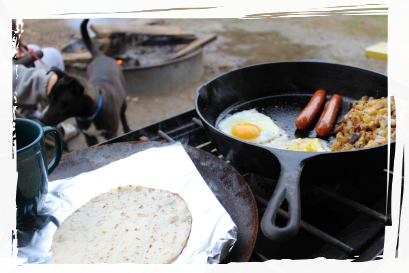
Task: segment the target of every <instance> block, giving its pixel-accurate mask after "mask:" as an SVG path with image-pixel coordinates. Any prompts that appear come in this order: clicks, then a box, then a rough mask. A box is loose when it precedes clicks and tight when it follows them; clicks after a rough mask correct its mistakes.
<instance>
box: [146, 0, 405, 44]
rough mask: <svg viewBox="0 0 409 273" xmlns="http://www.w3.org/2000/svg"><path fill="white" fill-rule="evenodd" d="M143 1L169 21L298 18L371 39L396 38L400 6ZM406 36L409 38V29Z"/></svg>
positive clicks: (373, 0)
mask: <svg viewBox="0 0 409 273" xmlns="http://www.w3.org/2000/svg"><path fill="white" fill-rule="evenodd" d="M139 3H140V4H142V5H143V6H145V7H147V8H148V9H154V10H157V11H159V12H161V13H162V14H163V16H164V17H165V19H166V20H167V21H170V22H173V23H177V22H178V21H179V20H180V19H183V18H187V19H191V18H198V17H209V18H214V19H216V20H217V19H222V18H223V19H230V20H233V21H231V22H234V21H239V22H240V21H243V20H247V19H250V20H252V19H259V18H268V19H269V20H272V21H282V20H285V21H296V23H297V24H302V25H305V26H306V27H319V26H320V25H322V24H325V26H326V27H330V28H332V29H334V31H342V32H346V33H350V34H352V35H357V36H362V35H366V36H368V37H372V38H387V39H390V38H391V37H394V35H395V32H396V28H397V25H398V22H399V17H400V13H401V11H402V7H401V6H394V5H393V4H392V1H385V0H360V1H356V0H292V1H282V0H252V1H248V0H247V1H246V0H191V1H187V0H184V1H176V0H175V1H165V2H164V1H163V0H161V1H157V0H140V1H139ZM404 37H409V28H408V29H407V30H406V31H405V35H404Z"/></svg>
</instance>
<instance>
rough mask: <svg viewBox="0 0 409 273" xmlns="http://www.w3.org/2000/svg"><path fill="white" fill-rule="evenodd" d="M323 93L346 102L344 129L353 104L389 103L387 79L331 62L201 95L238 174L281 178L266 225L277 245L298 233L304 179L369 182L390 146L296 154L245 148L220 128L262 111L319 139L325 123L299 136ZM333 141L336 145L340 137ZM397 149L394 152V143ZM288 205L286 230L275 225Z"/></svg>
mask: <svg viewBox="0 0 409 273" xmlns="http://www.w3.org/2000/svg"><path fill="white" fill-rule="evenodd" d="M318 89H324V90H326V91H327V98H326V100H328V99H329V98H330V96H332V95H333V94H335V93H336V94H339V95H341V96H342V98H343V104H342V108H341V111H340V113H339V114H338V117H337V121H336V122H338V121H339V120H340V119H341V118H342V116H343V115H344V114H345V113H346V112H348V110H349V106H348V104H349V103H350V102H353V101H354V100H357V99H360V98H361V97H363V96H364V95H367V96H373V97H375V98H381V97H386V96H387V77H386V76H385V75H383V74H379V73H376V72H373V71H369V70H364V69H360V68H356V67H352V66H346V65H339V64H332V63H324V62H310V61H300V62H278V63H266V64H260V65H254V66H249V67H243V68H241V69H237V70H234V71H231V72H229V73H226V74H223V75H221V76H219V77H217V78H215V79H213V80H211V81H210V82H208V83H207V84H205V85H202V86H200V87H199V88H198V89H197V90H196V92H197V96H196V101H195V106H196V111H197V113H198V115H199V116H200V118H201V119H202V121H203V126H204V128H205V130H206V133H207V134H208V136H209V138H210V140H211V142H212V143H213V144H214V146H215V147H216V148H217V150H218V151H219V152H220V153H221V154H223V155H224V156H225V157H226V158H227V159H228V160H230V161H231V162H232V163H233V164H234V165H235V166H237V167H239V168H243V169H244V170H248V171H250V172H252V173H255V174H258V175H262V176H265V177H269V178H274V179H278V183H277V186H276V188H275V190H274V193H273V195H272V197H271V199H270V201H269V204H268V206H267V209H266V211H265V213H264V216H263V219H262V221H261V229H262V232H263V233H264V235H265V236H266V237H268V238H270V239H272V240H276V241H282V240H287V239H290V238H292V237H293V236H295V235H296V234H297V232H298V229H299V226H300V215H301V204H300V192H299V181H300V176H301V179H302V177H308V179H309V180H310V179H312V180H320V181H323V180H328V181H329V180H339V179H341V178H348V177H349V178H351V177H357V176H359V175H366V174H368V173H370V172H371V171H373V170H374V169H376V168H386V166H387V147H388V146H387V144H383V145H380V146H377V147H374V148H366V149H361V150H353V151H344V152H325V153H323V152H297V151H290V150H282V149H275V148H267V147H263V146H259V145H255V144H251V143H248V142H244V141H241V140H239V139H237V138H234V137H231V136H229V135H227V134H224V133H222V132H221V131H219V130H218V129H217V127H216V126H217V123H218V121H220V120H221V119H222V118H223V117H225V116H226V115H227V114H233V113H235V112H238V111H242V110H249V109H252V108H256V109H257V110H258V111H259V112H261V113H263V114H265V115H267V116H269V117H271V118H272V119H273V120H274V122H275V123H276V124H277V125H278V126H279V127H281V128H283V129H284V130H286V132H287V133H288V134H289V135H290V137H291V138H298V137H316V133H315V126H316V123H317V120H318V118H316V120H315V121H314V122H313V123H312V124H311V126H310V128H308V129H307V130H306V131H299V130H296V127H295V119H296V117H297V116H298V114H299V113H300V112H301V111H302V109H303V108H304V107H305V106H306V105H307V104H308V102H309V100H310V98H311V96H312V94H313V93H314V92H315V91H316V90H318ZM320 114H321V113H319V115H320ZM319 115H318V117H319ZM326 140H327V141H328V142H329V145H331V144H332V142H333V140H334V137H333V136H331V137H328V138H327V139H326ZM392 144H393V147H391V149H392V148H394V144H395V143H394V142H393V143H392ZM391 146H392V145H391ZM369 187H370V186H369ZM284 200H286V201H287V203H288V212H289V215H290V217H289V220H288V222H287V223H286V225H285V226H284V227H281V226H277V225H276V222H275V217H276V214H277V210H278V209H279V208H280V206H281V204H282V203H283V201H284Z"/></svg>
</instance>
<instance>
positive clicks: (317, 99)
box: [295, 89, 327, 130]
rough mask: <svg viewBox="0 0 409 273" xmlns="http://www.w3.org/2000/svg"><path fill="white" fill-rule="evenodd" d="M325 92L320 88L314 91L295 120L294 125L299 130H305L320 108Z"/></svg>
mask: <svg viewBox="0 0 409 273" xmlns="http://www.w3.org/2000/svg"><path fill="white" fill-rule="evenodd" d="M326 94H327V92H325V90H322V89H320V90H317V91H316V92H315V93H314V95H313V96H312V98H311V100H310V102H309V103H308V104H307V106H306V107H305V108H304V110H302V112H301V113H300V115H299V116H298V117H297V119H296V120H295V126H297V128H298V129H299V130H305V129H307V128H308V126H310V124H311V122H312V121H313V120H314V118H315V116H316V115H317V114H318V112H319V110H320V109H321V106H322V105H323V104H324V101H325V95H326Z"/></svg>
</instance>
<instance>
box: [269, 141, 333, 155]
mask: <svg viewBox="0 0 409 273" xmlns="http://www.w3.org/2000/svg"><path fill="white" fill-rule="evenodd" d="M275 148H280V149H286V150H291V151H302V152H328V151H331V148H330V147H329V146H328V144H327V142H326V141H324V140H322V139H319V138H297V139H291V140H288V141H284V142H281V143H278V144H277V145H275Z"/></svg>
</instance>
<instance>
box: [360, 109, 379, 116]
mask: <svg viewBox="0 0 409 273" xmlns="http://www.w3.org/2000/svg"><path fill="white" fill-rule="evenodd" d="M363 111H364V113H365V114H367V115H368V116H375V115H376V114H377V113H378V111H377V110H376V109H375V108H374V107H369V108H366V109H365V110H363Z"/></svg>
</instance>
